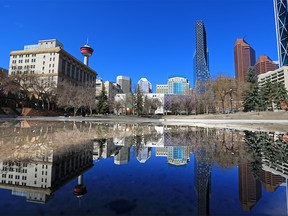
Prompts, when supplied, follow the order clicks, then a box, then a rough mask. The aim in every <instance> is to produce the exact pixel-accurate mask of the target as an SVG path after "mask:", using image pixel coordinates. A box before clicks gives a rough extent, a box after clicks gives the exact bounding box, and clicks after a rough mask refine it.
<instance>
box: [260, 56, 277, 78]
mask: <svg viewBox="0 0 288 216" xmlns="http://www.w3.org/2000/svg"><path fill="white" fill-rule="evenodd" d="M276 69H277V65H276V64H275V63H274V62H273V61H272V60H271V59H270V58H269V57H268V56H266V55H264V56H259V58H258V60H257V62H256V64H255V72H256V74H257V75H259V74H263V73H266V72H268V71H274V70H276Z"/></svg>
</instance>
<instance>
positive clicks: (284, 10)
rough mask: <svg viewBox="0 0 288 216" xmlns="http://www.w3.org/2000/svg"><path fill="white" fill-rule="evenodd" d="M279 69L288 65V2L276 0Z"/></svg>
mask: <svg viewBox="0 0 288 216" xmlns="http://www.w3.org/2000/svg"><path fill="white" fill-rule="evenodd" d="M274 12H275V24H276V36H277V48H278V58H279V64H280V65H279V67H282V66H287V65H288V1H287V0H274Z"/></svg>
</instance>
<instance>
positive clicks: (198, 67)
mask: <svg viewBox="0 0 288 216" xmlns="http://www.w3.org/2000/svg"><path fill="white" fill-rule="evenodd" d="M195 29H196V50H195V56H194V87H196V86H195V85H197V86H198V89H197V90H198V92H199V91H200V92H203V90H204V91H205V89H203V88H201V85H202V84H205V83H206V82H207V81H209V80H210V72H209V57H208V48H207V39H206V29H205V26H204V22H203V21H196V27H195ZM199 87H200V88H199ZM201 89H202V90H201Z"/></svg>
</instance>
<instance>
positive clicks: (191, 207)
mask: <svg viewBox="0 0 288 216" xmlns="http://www.w3.org/2000/svg"><path fill="white" fill-rule="evenodd" d="M287 179H288V135H287V134H285V133H279V132H270V133H267V132H252V131H236V130H231V129H211V128H210V129H208V128H199V127H189V126H161V125H149V124H136V123H135V124H124V123H117V124H112V123H109V124H108V123H107V124H104V123H97V122H52V121H50V122H49V121H47V122H43V121H7V122H0V200H1V203H0V208H1V215H101V216H102V215H131V216H134V215H145V216H146V215H147V216H149V215H177V216H178V215H287V212H288V211H287V198H288V190H287V182H288V181H287Z"/></svg>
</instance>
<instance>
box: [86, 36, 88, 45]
mask: <svg viewBox="0 0 288 216" xmlns="http://www.w3.org/2000/svg"><path fill="white" fill-rule="evenodd" d="M86 44H87V45H88V36H87V42H86Z"/></svg>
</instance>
